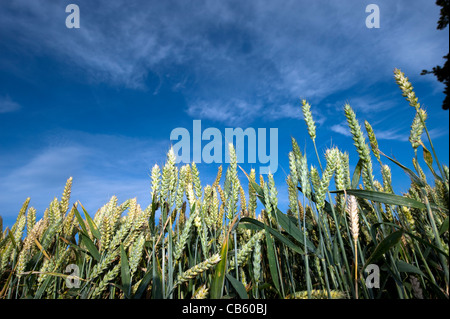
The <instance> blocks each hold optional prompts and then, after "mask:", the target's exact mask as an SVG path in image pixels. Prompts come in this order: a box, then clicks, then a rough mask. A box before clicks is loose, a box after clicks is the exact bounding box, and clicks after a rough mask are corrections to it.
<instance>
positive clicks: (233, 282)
mask: <svg viewBox="0 0 450 319" xmlns="http://www.w3.org/2000/svg"><path fill="white" fill-rule="evenodd" d="M226 277H227V279H228V280H229V281H230V282H231V285H232V286H233V288H234V289H235V290H236V292H237V293H238V295H239V297H240V298H241V299H248V294H247V291H246V290H245V287H244V285H243V284H242V282H240V281H239V280H237V279H236V278H234V277H233V276H231V275H230V274H226Z"/></svg>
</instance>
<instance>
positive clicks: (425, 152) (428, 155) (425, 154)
mask: <svg viewBox="0 0 450 319" xmlns="http://www.w3.org/2000/svg"><path fill="white" fill-rule="evenodd" d="M418 142H419V143H420V145H422V148H423V159H424V160H425V163H426V164H427V166H428V168H429V169H430V171H431V173H433V176H434V178H436V179H438V180H439V181H440V182H443V180H442V178H441V177H440V176H439V175H437V174H436V172H435V171H434V168H433V156H432V155H431V152H430V151H429V150H428V149H427V148H426V147H425V145H424V144H423V142H422V141H418Z"/></svg>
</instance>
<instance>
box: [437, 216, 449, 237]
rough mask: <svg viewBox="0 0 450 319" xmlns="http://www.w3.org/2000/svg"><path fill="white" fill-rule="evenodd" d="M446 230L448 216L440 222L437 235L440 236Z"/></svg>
mask: <svg viewBox="0 0 450 319" xmlns="http://www.w3.org/2000/svg"><path fill="white" fill-rule="evenodd" d="M447 230H448V216H447V218H446V219H445V220H444V222H443V223H442V225H441V227H440V229H439V236H442V234H443V233H445V232H446V231H447Z"/></svg>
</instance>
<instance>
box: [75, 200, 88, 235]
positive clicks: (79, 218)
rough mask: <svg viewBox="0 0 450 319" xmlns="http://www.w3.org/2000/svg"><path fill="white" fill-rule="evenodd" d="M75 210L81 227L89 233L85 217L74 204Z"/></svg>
mask: <svg viewBox="0 0 450 319" xmlns="http://www.w3.org/2000/svg"><path fill="white" fill-rule="evenodd" d="M73 211H74V212H75V216H76V217H77V220H78V224H80V227H81V229H82V230H83V232H84V233H85V234H87V233H88V231H87V228H86V225H85V224H84V220H83V217H81V215H80V212H79V211H78V209H77V207H76V206H75V205H73Z"/></svg>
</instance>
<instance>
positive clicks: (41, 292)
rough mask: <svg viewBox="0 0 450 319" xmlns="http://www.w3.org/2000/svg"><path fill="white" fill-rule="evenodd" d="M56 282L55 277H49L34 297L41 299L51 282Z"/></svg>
mask: <svg viewBox="0 0 450 319" xmlns="http://www.w3.org/2000/svg"><path fill="white" fill-rule="evenodd" d="M52 279H53V280H54V278H53V277H51V276H48V277H47V278H46V279H45V280H44V282H43V283H42V285H41V286H40V287H39V289H38V291H36V294H35V295H34V299H41V297H42V294H43V293H44V291H45V290H46V289H47V286H48V284H49V283H50V280H52Z"/></svg>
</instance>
